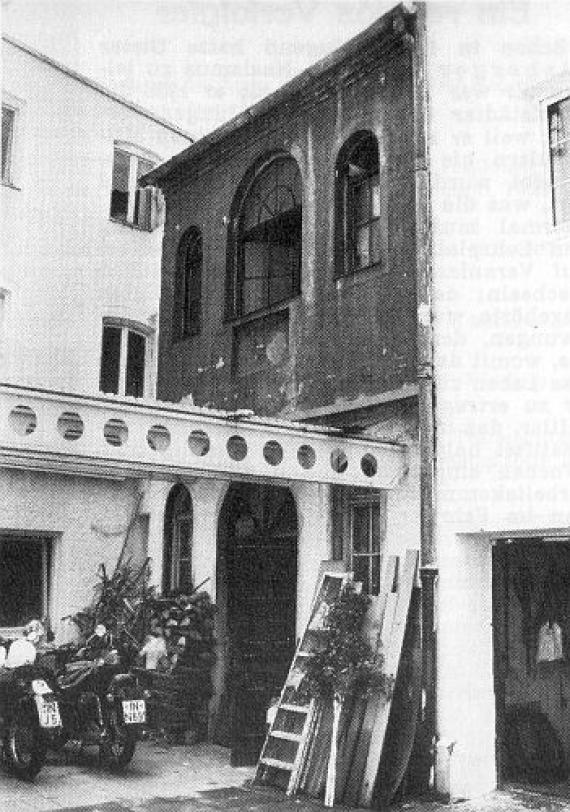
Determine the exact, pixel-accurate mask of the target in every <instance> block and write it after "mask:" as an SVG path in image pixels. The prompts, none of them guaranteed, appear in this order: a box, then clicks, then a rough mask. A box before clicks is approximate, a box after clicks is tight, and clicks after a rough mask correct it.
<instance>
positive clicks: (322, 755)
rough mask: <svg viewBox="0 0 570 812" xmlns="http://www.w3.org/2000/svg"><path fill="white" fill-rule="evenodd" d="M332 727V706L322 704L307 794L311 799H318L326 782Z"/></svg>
mask: <svg viewBox="0 0 570 812" xmlns="http://www.w3.org/2000/svg"><path fill="white" fill-rule="evenodd" d="M332 726H333V712H332V706H331V705H330V704H329V703H325V704H323V712H322V716H321V723H320V725H319V729H318V732H317V737H316V743H315V744H316V746H315V751H314V754H313V761H312V763H311V767H310V770H311V779H310V782H309V786H308V791H307V794H308V795H309V796H310V797H311V798H320V797H322V795H323V794H324V791H325V784H326V780H327V768H328V764H329V756H330V752H331V736H332Z"/></svg>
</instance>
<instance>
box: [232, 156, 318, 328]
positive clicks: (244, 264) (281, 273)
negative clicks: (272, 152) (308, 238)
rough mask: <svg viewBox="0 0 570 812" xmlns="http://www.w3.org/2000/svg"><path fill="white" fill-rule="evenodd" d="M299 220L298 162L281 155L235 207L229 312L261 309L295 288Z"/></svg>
mask: <svg viewBox="0 0 570 812" xmlns="http://www.w3.org/2000/svg"><path fill="white" fill-rule="evenodd" d="M301 221H302V186H301V175H300V172H299V167H298V166H297V163H296V161H295V160H294V159H293V158H291V156H289V155H283V156H279V157H277V158H274V159H273V160H272V161H271V162H270V163H267V164H265V166H264V167H263V168H262V169H261V170H260V171H259V172H258V173H257V175H255V177H254V179H253V182H252V183H251V185H250V187H249V189H248V190H247V192H246V193H245V195H244V197H243V199H242V201H241V205H240V207H239V210H238V212H237V217H236V219H235V224H236V232H235V254H234V256H233V257H232V260H233V264H234V268H233V274H232V280H231V282H232V284H231V290H229V291H228V295H229V298H230V301H228V305H229V307H228V314H229V315H230V316H234V317H240V316H246V315H248V314H250V313H255V312H257V311H263V310H266V309H268V308H271V307H272V306H273V305H276V304H279V303H280V302H284V301H286V300H287V299H290V298H292V297H293V296H297V295H298V294H299V292H300V280H301V236H302V225H301Z"/></svg>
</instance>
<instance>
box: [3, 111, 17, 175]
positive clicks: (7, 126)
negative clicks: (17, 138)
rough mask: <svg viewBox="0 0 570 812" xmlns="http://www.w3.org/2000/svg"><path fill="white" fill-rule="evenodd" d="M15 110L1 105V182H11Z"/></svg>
mask: <svg viewBox="0 0 570 812" xmlns="http://www.w3.org/2000/svg"><path fill="white" fill-rule="evenodd" d="M15 118H16V111H15V110H14V109H13V108H11V107H8V106H7V105H5V104H3V105H2V183H11V182H12V151H13V142H14V122H15Z"/></svg>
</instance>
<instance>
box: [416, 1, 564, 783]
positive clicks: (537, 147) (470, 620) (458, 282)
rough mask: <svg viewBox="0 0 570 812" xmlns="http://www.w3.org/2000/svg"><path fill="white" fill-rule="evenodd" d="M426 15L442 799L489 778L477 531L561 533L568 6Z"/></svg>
mask: <svg viewBox="0 0 570 812" xmlns="http://www.w3.org/2000/svg"><path fill="white" fill-rule="evenodd" d="M427 21H428V83H429V103H430V122H429V136H430V138H429V143H430V159H431V202H432V236H433V287H434V290H433V306H434V322H433V325H434V345H435V346H434V352H435V381H436V396H437V400H436V432H437V494H436V496H437V547H438V563H439V568H440V577H439V589H438V593H439V606H438V610H439V611H438V617H439V628H438V640H439V652H438V713H439V719H438V727H439V735H440V738H441V745H442V746H441V748H440V750H439V752H440V755H441V756H442V760H445V758H446V756H445V753H446V752H447V753H449V748H450V747H451V745H453V749H452V752H451V757H450V759H448V760H447V761H448V763H447V764H443V763H442V762H441V761H440V764H439V769H438V775H439V777H440V779H441V786H440V787H439V788H440V789H441V790H442V791H448V792H450V794H451V796H452V798H459V797H474V796H476V795H479V794H481V793H484V792H487V791H489V790H491V789H493V788H494V787H495V785H496V771H495V704H494V693H493V666H492V634H491V611H492V594H491V546H490V542H489V540H488V539H489V537H490V536H491V535H492V534H493V533H496V532H501V531H503V532H513V533H515V532H519V533H528V534H529V535H532V534H536V535H540V534H541V533H544V532H545V531H546V532H548V529H549V528H562V527H567V526H568V525H569V524H570V507H569V506H570V478H569V477H568V476H567V475H566V473H565V472H566V470H567V467H568V465H567V449H568V448H569V447H570V418H569V415H570V411H569V408H568V407H569V405H570V403H569V400H568V392H569V391H570V365H569V363H568V346H570V321H569V319H568V304H569V302H570V250H569V249H570V229H569V228H567V227H566V226H562V227H559V228H554V227H553V226H552V212H551V202H550V188H549V164H548V133H547V127H546V105H547V104H548V103H549V100H552V99H553V98H556V97H558V98H559V97H560V95H561V94H562V95H564V94H565V95H570V6H569V5H568V4H565V3H551V2H542V3H532V2H515V3H503V2H497V3H453V2H433V3H428V4H427ZM481 531H483V532H481Z"/></svg>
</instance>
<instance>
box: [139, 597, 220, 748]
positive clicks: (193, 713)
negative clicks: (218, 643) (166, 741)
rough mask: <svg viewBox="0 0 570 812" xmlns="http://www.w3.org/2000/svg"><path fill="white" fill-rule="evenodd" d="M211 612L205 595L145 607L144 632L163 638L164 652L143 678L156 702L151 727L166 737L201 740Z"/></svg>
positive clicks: (211, 654) (211, 648)
mask: <svg viewBox="0 0 570 812" xmlns="http://www.w3.org/2000/svg"><path fill="white" fill-rule="evenodd" d="M215 612H216V607H215V606H214V604H213V603H212V601H211V599H210V596H209V594H208V593H207V592H205V591H199V592H194V593H192V594H190V595H178V596H176V597H166V598H162V597H155V598H153V599H151V601H150V602H149V607H148V615H149V621H150V629H151V630H152V631H153V632H156V631H158V632H161V633H162V634H163V636H164V638H165V640H166V647H167V652H168V657H167V659H166V662H163V663H160V664H159V668H158V670H157V672H156V673H154V674H153V675H152V676H150V675H149V678H150V680H151V681H152V687H153V688H154V691H155V696H156V702H155V714H154V715H155V719H154V725H153V726H154V727H155V728H157V729H158V730H160V731H164V732H165V733H167V734H169V735H171V736H172V735H174V736H176V735H182V734H185V735H186V739H188V737H189V736H190V737H191V738H192V739H193V740H201V739H203V738H205V737H206V735H207V729H208V706H209V701H210V698H211V696H212V668H213V665H214V663H215V660H216V654H215V636H214V626H215Z"/></svg>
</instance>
